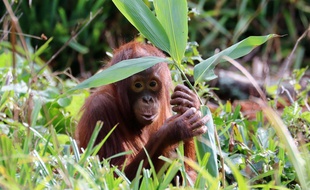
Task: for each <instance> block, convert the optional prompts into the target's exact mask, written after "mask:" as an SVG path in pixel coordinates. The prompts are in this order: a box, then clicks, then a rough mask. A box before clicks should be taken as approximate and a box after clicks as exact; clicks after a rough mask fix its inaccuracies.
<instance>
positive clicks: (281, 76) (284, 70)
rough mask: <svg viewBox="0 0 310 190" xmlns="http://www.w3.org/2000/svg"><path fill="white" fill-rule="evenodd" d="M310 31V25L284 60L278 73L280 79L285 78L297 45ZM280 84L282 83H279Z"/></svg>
mask: <svg viewBox="0 0 310 190" xmlns="http://www.w3.org/2000/svg"><path fill="white" fill-rule="evenodd" d="M309 32H310V25H309V27H308V29H307V30H306V31H305V32H304V33H303V34H302V35H301V36H300V37H299V38H298V40H297V41H296V43H295V45H294V48H293V50H292V52H291V53H290V55H289V56H288V58H287V59H286V60H285V61H284V63H283V66H282V67H281V68H283V69H280V71H279V73H278V76H279V79H280V81H281V80H282V79H283V77H284V74H285V73H286V71H287V70H288V68H289V67H290V66H291V64H292V60H293V56H294V54H295V52H296V50H297V47H298V45H299V43H300V41H301V40H302V39H303V38H305V37H306V35H307V34H308V33H309ZM279 85H280V84H279Z"/></svg>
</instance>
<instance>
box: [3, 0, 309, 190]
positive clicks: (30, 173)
mask: <svg viewBox="0 0 310 190" xmlns="http://www.w3.org/2000/svg"><path fill="white" fill-rule="evenodd" d="M74 2H75V1H74ZM237 2H238V3H235V4H238V9H235V4H234V3H227V2H226V1H204V0H200V1H186V0H169V1H168V0H154V2H153V3H151V2H149V1H144V2H143V1H140V0H132V1H127V0H113V3H114V4H115V6H116V7H117V8H118V10H117V9H115V7H114V6H112V5H113V4H112V2H108V1H104V0H102V1H92V0H90V1H82V0H78V1H76V2H75V3H73V2H71V1H68V2H67V3H65V2H60V1H57V0H56V1H42V2H36V3H32V2H31V1H29V2H28V1H20V2H18V1H17V2H13V3H12V5H9V3H8V1H7V0H4V1H3V3H4V5H5V8H3V10H6V11H1V13H2V12H5V13H4V15H3V17H2V19H1V20H0V22H1V23H2V25H3V30H1V32H2V33H1V36H0V37H1V38H0V40H1V41H0V78H1V80H0V189H46V188H49V189H166V188H167V187H168V188H175V187H174V186H172V184H171V181H172V179H173V177H174V175H175V174H176V173H177V171H179V170H180V171H181V172H182V171H184V168H183V163H184V162H186V163H188V164H189V165H190V166H192V167H193V168H194V169H195V170H197V172H198V174H199V175H198V178H197V180H196V182H193V183H190V182H187V181H184V182H183V183H182V184H177V186H179V187H184V188H193V189H204V188H207V189H217V188H219V189H234V188H238V189H307V188H308V186H309V183H310V166H309V164H307V163H309V161H310V154H309V150H310V144H309V143H310V141H309V140H308V139H309V137H310V132H309V130H310V128H309V126H310V110H309V109H310V108H309V104H310V99H309V91H310V82H309V78H308V79H307V81H306V85H304V84H302V83H304V81H303V77H304V76H305V75H307V72H308V70H307V69H308V68H307V67H304V66H307V62H309V60H308V59H309V57H307V56H305V55H306V53H305V52H306V51H309V50H307V49H305V47H304V46H303V44H302V43H303V40H304V41H305V38H306V34H309V33H310V31H309V30H310V28H309V17H308V16H309V14H310V11H309V9H310V6H309V5H307V4H306V1H298V2H296V3H293V2H290V1H271V2H269V1H264V0H262V1H251V2H248V1H247V0H242V1H237ZM28 3H30V5H31V6H30V7H29V5H28ZM72 4H74V6H73V8H72V7H71V5H72ZM267 5H268V6H267ZM286 5H294V6H293V7H292V8H291V9H290V10H286V9H285V7H286ZM213 6H215V8H214V10H212V11H204V10H205V9H206V7H213ZM112 7H113V8H112ZM188 7H189V8H188ZM11 8H13V10H15V12H13V11H11V10H10V9H11ZM283 9H284V11H283V15H282V16H283V19H284V21H285V23H286V25H287V26H288V27H287V31H288V36H289V38H290V39H291V40H292V41H291V43H289V42H285V43H284V45H283V48H282V49H279V50H278V51H280V52H277V54H275V55H274V56H272V57H270V58H269V59H271V60H272V61H279V60H281V59H283V58H287V60H288V61H287V62H285V63H286V65H287V70H285V71H286V72H287V71H289V70H288V68H290V67H291V65H292V59H293V55H296V56H295V59H294V60H295V62H294V66H293V67H294V68H295V69H294V70H293V71H289V73H291V74H290V75H289V76H285V75H281V76H280V78H279V80H277V83H276V84H275V85H267V86H265V88H266V91H267V93H268V94H267V95H268V99H267V98H266V97H265V95H264V94H261V95H260V96H261V97H260V98H259V99H258V98H257V99H256V100H255V102H256V103H257V104H258V105H259V106H260V107H261V111H258V112H257V113H256V115H255V117H254V119H253V118H252V119H250V118H247V117H245V115H244V114H243V113H242V112H241V109H242V108H241V106H240V105H236V106H233V105H232V104H231V102H229V101H227V102H222V101H220V100H218V101H217V103H218V105H219V106H218V107H217V108H216V109H215V110H214V111H213V113H212V114H211V112H210V110H209V109H208V108H207V107H206V106H202V110H203V113H205V114H209V115H210V117H213V121H210V122H209V123H208V124H207V126H208V132H207V133H206V134H204V135H203V137H201V138H197V140H196V151H197V154H198V157H197V162H193V161H191V160H187V159H186V158H184V157H183V156H182V151H181V147H180V150H179V152H178V156H179V157H178V159H176V160H170V159H168V158H164V157H162V159H164V160H165V161H167V168H168V169H167V170H166V171H165V172H160V173H159V174H156V173H155V172H154V169H153V168H151V169H149V170H148V169H144V168H141V167H140V168H138V172H137V177H136V179H134V180H133V181H129V180H128V179H127V178H126V176H124V174H123V173H122V171H120V170H118V169H117V168H116V167H113V166H110V165H109V158H107V159H106V160H104V161H103V162H100V160H99V159H98V157H96V156H95V155H96V152H97V151H98V149H99V148H100V145H97V146H95V147H93V143H94V141H93V140H94V139H95V137H96V135H97V134H98V131H99V130H100V127H102V125H104V124H102V123H98V126H97V130H96V131H95V133H94V134H93V136H92V140H91V143H90V144H89V146H88V148H87V149H86V150H85V151H84V152H83V153H79V151H78V148H77V145H76V142H75V141H74V139H73V131H74V129H75V126H76V123H77V121H78V118H79V114H78V111H79V108H80V107H81V105H82V104H83V102H84V100H85V98H86V97H87V96H88V95H89V94H90V91H89V90H87V89H88V88H92V87H97V86H101V85H104V84H109V83H112V82H115V81H118V80H121V79H123V78H126V77H128V76H130V75H132V74H134V73H137V72H139V71H141V70H144V69H146V68H148V67H151V66H152V65H154V64H157V63H159V62H162V61H163V59H162V58H161V59H159V58H157V57H146V58H139V59H135V60H127V61H122V62H120V63H119V64H117V65H115V66H114V67H111V68H109V69H107V70H105V71H103V72H100V73H98V74H95V75H94V76H93V77H90V78H88V79H87V80H84V81H83V82H81V83H80V82H79V81H78V80H77V79H76V78H75V77H74V76H73V75H72V73H71V72H70V70H68V69H67V67H69V66H71V68H74V67H77V66H76V65H74V63H77V62H78V61H77V60H79V59H80V60H81V59H84V61H80V62H79V65H80V69H81V68H82V67H83V66H81V65H84V67H85V68H86V69H91V66H89V65H92V64H90V63H93V62H96V61H98V60H99V59H101V57H100V56H102V57H103V55H102V54H103V52H104V51H105V50H107V51H110V50H109V49H108V48H107V47H108V46H109V45H111V43H110V44H109V45H108V44H107V43H106V44H103V45H101V44H100V38H101V37H102V36H101V34H102V32H103V31H105V34H108V33H109V34H111V32H113V31H114V30H115V31H117V30H118V29H111V30H110V31H109V30H108V29H107V28H106V24H107V25H108V24H109V26H112V25H113V23H109V18H110V19H111V17H115V15H119V16H121V14H122V15H124V16H125V17H126V19H127V20H128V21H129V22H130V23H131V24H132V25H133V26H134V27H135V28H136V30H131V31H134V32H136V34H135V35H137V34H138V32H139V33H140V34H141V36H139V37H138V38H139V40H143V39H147V40H149V41H150V42H151V43H152V44H154V45H156V46H157V47H158V48H160V49H162V50H163V51H165V52H166V53H167V54H168V55H169V57H170V58H169V59H165V60H164V61H166V62H168V63H169V64H170V65H171V73H172V76H173V80H174V82H175V83H181V82H185V83H187V84H188V85H189V86H191V88H192V89H193V90H194V91H195V92H196V93H197V94H198V95H199V96H200V98H201V101H202V103H205V102H206V100H208V99H212V98H215V97H214V95H213V94H212V93H211V89H210V88H209V87H208V85H209V83H208V82H209V81H210V80H212V79H214V78H216V75H215V73H214V69H215V68H216V67H218V66H222V67H227V64H229V63H231V64H232V65H234V66H236V67H237V68H238V66H240V64H239V65H238V62H237V63H235V62H234V61H233V60H231V58H233V59H237V58H240V57H242V56H244V55H247V54H249V53H250V52H251V51H252V50H253V49H254V48H255V47H257V46H260V45H262V44H264V43H265V42H267V45H263V47H266V46H267V47H266V49H263V50H262V51H261V52H263V53H261V55H262V56H263V57H265V58H266V57H267V54H269V53H272V51H273V50H270V49H271V44H272V43H271V42H272V41H276V42H277V43H280V40H281V38H284V37H280V36H279V35H282V34H283V33H282V32H281V31H280V30H277V29H280V26H279V28H275V27H278V26H277V24H275V23H277V19H278V18H274V19H272V20H271V21H269V19H268V18H269V17H273V16H275V17H276V16H277V14H279V13H278V12H279V10H283ZM0 10H1V8H0ZM176 10H177V11H176ZM188 10H189V12H188ZM294 11H295V12H294ZM292 12H294V13H296V14H298V17H295V16H294V15H290V13H292ZM197 13H200V14H197ZM21 14H24V15H21ZM114 14H115V15H114ZM111 15H112V16H111ZM16 16H17V17H21V18H20V19H19V20H18V19H16ZM188 18H190V19H191V20H190V21H189V25H188ZM297 18H298V19H297ZM115 19H119V18H114V21H115ZM112 20H113V19H112ZM26 21H27V22H26ZM104 21H106V22H104ZM121 21H122V22H124V23H126V24H125V25H124V26H123V25H122V24H119V26H118V27H119V30H122V31H124V30H123V28H122V27H124V28H128V27H130V24H129V23H128V22H127V21H126V20H125V19H124V20H121ZM202 21H203V22H202ZM295 21H296V23H298V26H304V30H301V31H300V28H299V27H295V26H294V23H295ZM27 23H28V24H27ZM29 23H32V24H31V25H30V26H27V25H29ZM266 28H267V29H268V30H266V31H265V30H264V29H266ZM301 28H302V27H301ZM307 28H308V29H307ZM281 29H282V28H281ZM8 31H9V32H8ZM207 31H208V36H207V37H203V38H202V36H201V35H203V34H204V33H206V32H207ZM305 31H306V32H305ZM303 32H305V33H304V35H303V36H302V37H301V38H300V40H298V41H297V39H298V36H299V35H300V34H302V33H303ZM41 33H44V35H46V36H47V37H48V40H46V41H44V40H40V41H39V40H38V39H34V37H35V36H39V35H41ZM26 34H27V35H26ZM28 34H29V35H34V36H29V35H28ZM127 34H128V33H126V32H125V31H124V34H122V35H127ZM248 34H250V35H248ZM276 34H279V35H276ZM50 36H53V38H49V37H50ZM188 36H189V39H188ZM221 36H223V37H221ZM249 36H251V37H249ZM36 38H38V37H36ZM43 38H44V37H43ZM30 39H32V40H30ZM130 39H132V38H130ZM242 39H244V40H242ZM112 40H113V41H114V42H115V41H117V40H116V38H112ZM188 40H189V42H188ZM307 40H309V39H307ZM38 41H39V42H38ZM194 41H197V42H198V43H199V44H200V46H199V48H198V44H197V43H195V42H194ZM287 41H289V40H287ZM296 41H297V42H298V43H301V45H300V44H298V43H296ZM295 43H296V47H297V48H296V49H293V47H294V44H295ZM67 46H69V47H67ZM64 48H65V49H64ZM215 48H221V49H223V51H221V52H219V53H217V54H214V55H213V53H212V52H213V51H214V49H215ZM201 50H204V51H205V52H203V53H201V55H202V56H203V57H209V58H208V59H202V57H201V55H200V53H199V52H200V51H201ZM56 56H57V57H56ZM54 57H56V58H54ZM141 62H146V63H147V64H143V67H142V66H141ZM64 63H66V64H64ZM128 64H130V65H131V66H130V67H128ZM139 64H140V65H139ZM47 65H51V66H52V67H51V68H53V69H54V70H51V69H50V68H49V67H47ZM86 65H87V66H86ZM94 65H95V64H94ZM53 66H54V67H53ZM124 66H125V67H124ZM126 66H127V67H126ZM94 68H96V69H97V68H98V66H95V67H94ZM94 68H93V69H94ZM239 68H240V67H239ZM277 68H279V67H277ZM243 69H244V67H242V68H240V69H239V70H241V72H242V73H243V74H244V75H246V76H247V77H248V80H249V81H250V82H251V83H252V85H253V86H255V88H256V90H258V91H259V90H260V87H259V86H258V85H257V83H256V81H255V80H253V79H252V78H253V77H252V76H251V75H250V74H249V73H246V71H244V70H243ZM56 70H62V71H61V72H59V71H57V72H56ZM80 72H81V74H82V69H81V70H80ZM251 77H252V78H251ZM191 78H194V79H195V82H191ZM183 80H184V81H183ZM284 82H288V83H289V84H291V86H292V87H293V92H294V93H295V94H294V95H292V94H291V93H290V92H289V91H287V95H288V97H289V99H290V102H289V103H287V104H285V103H284V105H285V106H284V109H283V110H278V109H276V108H277V105H278V102H284V101H285V99H284V98H283V97H281V96H279V93H278V91H279V90H285V89H284V88H281V84H282V83H284ZM280 111H281V112H280ZM280 113H281V114H280ZM111 132H113V131H111ZM215 132H216V133H215ZM106 138H108V136H107V137H106ZM102 143H104V141H103V142H102ZM121 154H126V153H121ZM116 156H117V155H116ZM114 173H116V174H118V176H119V177H115V176H114ZM179 187H178V188H179Z"/></svg>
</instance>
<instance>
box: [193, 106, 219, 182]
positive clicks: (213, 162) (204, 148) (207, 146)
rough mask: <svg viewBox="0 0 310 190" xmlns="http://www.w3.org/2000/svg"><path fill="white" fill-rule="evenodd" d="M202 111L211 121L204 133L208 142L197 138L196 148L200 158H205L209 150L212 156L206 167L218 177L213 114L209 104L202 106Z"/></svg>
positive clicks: (204, 138)
mask: <svg viewBox="0 0 310 190" xmlns="http://www.w3.org/2000/svg"><path fill="white" fill-rule="evenodd" d="M201 112H202V114H203V115H208V116H209V118H210V119H209V121H208V122H207V124H206V126H207V127H208V130H207V132H206V133H205V134H203V135H202V137H203V140H205V141H206V142H200V141H198V139H196V140H195V144H196V148H197V156H198V160H203V157H204V155H205V154H206V153H207V152H209V153H210V157H209V160H208V163H207V166H206V169H207V170H208V172H209V173H210V174H211V176H213V177H215V178H216V177H218V164H217V153H216V152H217V151H216V144H215V138H214V131H215V128H214V125H213V119H212V114H211V112H210V110H209V108H208V107H207V106H202V107H201Z"/></svg>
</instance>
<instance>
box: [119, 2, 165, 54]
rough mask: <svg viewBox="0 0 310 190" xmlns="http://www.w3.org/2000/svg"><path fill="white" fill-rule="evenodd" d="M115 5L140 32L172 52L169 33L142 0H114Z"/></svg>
mask: <svg viewBox="0 0 310 190" xmlns="http://www.w3.org/2000/svg"><path fill="white" fill-rule="evenodd" d="M113 3H114V4H115V6H116V7H117V8H118V9H119V11H120V12H121V13H122V14H123V15H124V16H125V17H126V18H127V20H128V21H129V22H130V23H131V24H132V25H133V26H134V27H135V28H136V29H137V30H139V32H140V33H141V34H142V35H143V36H145V37H146V38H147V39H148V40H150V41H151V42H152V43H153V44H154V45H155V46H156V47H158V48H160V49H162V50H163V51H165V52H167V53H170V44H169V39H168V37H167V34H166V32H165V30H164V28H163V26H162V25H161V24H160V22H159V21H158V20H157V19H156V17H155V16H154V14H153V13H152V12H151V10H150V9H149V8H148V7H147V6H146V5H145V4H144V3H143V2H142V0H130V1H128V0H113Z"/></svg>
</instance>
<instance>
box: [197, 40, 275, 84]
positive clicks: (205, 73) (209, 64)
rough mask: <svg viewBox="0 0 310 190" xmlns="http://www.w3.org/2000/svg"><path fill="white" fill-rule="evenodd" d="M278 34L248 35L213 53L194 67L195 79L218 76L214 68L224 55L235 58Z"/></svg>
mask: <svg viewBox="0 0 310 190" xmlns="http://www.w3.org/2000/svg"><path fill="white" fill-rule="evenodd" d="M277 36H278V35H276V34H270V35H266V36H251V37H248V38H246V39H244V40H242V41H241V42H238V43H236V44H234V45H233V46H230V47H229V48H227V49H225V50H223V51H221V52H220V53H217V54H215V55H213V56H212V57H210V58H208V59H206V60H205V61H202V62H201V63H199V64H197V65H196V66H195V68H194V79H195V82H196V83H198V82H201V81H208V80H212V79H214V78H216V75H215V74H214V73H213V69H214V67H215V66H216V64H218V63H220V62H224V61H225V60H224V59H222V56H224V55H226V56H228V57H231V58H233V59H237V58H239V57H242V56H244V55H247V54H248V53H250V52H251V51H252V50H253V49H254V48H255V47H257V46H259V45H261V44H263V43H265V42H266V41H267V40H269V39H271V38H274V37H277Z"/></svg>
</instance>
